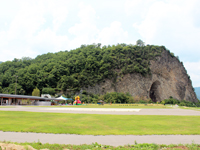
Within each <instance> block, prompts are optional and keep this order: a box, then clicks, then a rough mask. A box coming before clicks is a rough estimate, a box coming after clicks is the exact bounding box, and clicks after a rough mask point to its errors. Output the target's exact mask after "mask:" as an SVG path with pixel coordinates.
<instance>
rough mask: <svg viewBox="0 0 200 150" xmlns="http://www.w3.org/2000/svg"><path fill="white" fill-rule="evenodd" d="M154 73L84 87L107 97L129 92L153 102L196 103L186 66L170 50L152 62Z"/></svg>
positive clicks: (88, 90)
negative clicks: (171, 99) (172, 99)
mask: <svg viewBox="0 0 200 150" xmlns="http://www.w3.org/2000/svg"><path fill="white" fill-rule="evenodd" d="M150 70H151V74H149V75H146V76H142V75H141V74H139V73H131V74H130V73H129V74H125V75H123V77H122V76H118V77H117V80H116V81H115V82H114V81H113V80H112V79H111V80H110V79H106V80H105V81H104V82H101V83H99V84H96V85H95V86H93V87H88V88H85V89H84V90H86V91H87V92H89V93H95V94H105V93H106V92H114V91H115V92H124V93H126V92H129V93H130V94H131V95H132V96H133V97H136V96H137V97H146V98H151V99H152V100H153V101H154V102H157V101H161V100H164V99H168V98H169V97H170V96H172V97H173V98H175V99H177V100H180V101H181V100H186V101H191V102H197V101H198V100H197V97H196V94H195V92H194V89H193V87H192V83H191V80H190V77H189V76H188V74H187V71H186V70H185V68H184V66H183V64H182V63H181V62H180V61H179V59H177V58H176V57H174V56H172V55H171V54H170V53H169V52H168V51H167V50H163V52H162V54H161V56H158V57H156V60H151V61H150Z"/></svg>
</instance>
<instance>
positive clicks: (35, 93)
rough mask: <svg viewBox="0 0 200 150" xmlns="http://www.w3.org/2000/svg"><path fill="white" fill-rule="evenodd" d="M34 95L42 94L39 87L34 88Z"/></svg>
mask: <svg viewBox="0 0 200 150" xmlns="http://www.w3.org/2000/svg"><path fill="white" fill-rule="evenodd" d="M32 96H40V90H39V89H38V88H37V87H36V88H35V89H34V90H33V92H32Z"/></svg>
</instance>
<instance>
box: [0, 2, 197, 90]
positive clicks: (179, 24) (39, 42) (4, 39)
mask: <svg viewBox="0 0 200 150" xmlns="http://www.w3.org/2000/svg"><path fill="white" fill-rule="evenodd" d="M0 3H1V5H0V41H1V42H0V51H1V55H0V61H8V60H13V59H14V58H22V57H24V56H25V57H31V58H35V57H36V56H37V55H41V54H44V53H48V52H58V51H64V50H71V49H75V48H77V47H79V46H80V45H81V44H92V43H102V45H108V44H109V45H112V44H117V43H127V44H135V42H136V40H138V39H142V40H143V41H144V42H145V43H146V44H154V45H164V46H165V47H166V48H168V49H169V50H170V51H171V52H173V53H174V54H175V55H176V56H179V58H180V60H181V61H182V62H183V63H184V66H185V67H186V69H187V71H188V74H189V75H190V76H191V79H192V82H193V86H194V87H197V86H200V59H199V56H200V42H199V39H200V38H199V37H200V19H199V18H200V9H199V8H200V1H199V0H190V1H188V0H95V1H91V0H84V1H81V0H35V1H33V0H20V1H16V0H6V1H5V0H0Z"/></svg>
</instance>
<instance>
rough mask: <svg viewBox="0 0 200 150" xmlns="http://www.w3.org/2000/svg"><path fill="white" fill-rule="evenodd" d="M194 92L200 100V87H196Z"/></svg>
mask: <svg viewBox="0 0 200 150" xmlns="http://www.w3.org/2000/svg"><path fill="white" fill-rule="evenodd" d="M194 90H195V93H196V95H197V98H198V99H199V100H200V87H195V88H194Z"/></svg>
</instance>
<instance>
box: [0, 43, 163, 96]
mask: <svg viewBox="0 0 200 150" xmlns="http://www.w3.org/2000/svg"><path fill="white" fill-rule="evenodd" d="M163 50H165V47H164V46H154V45H147V46H138V45H127V44H117V45H113V46H110V45H108V46H101V44H100V43H99V44H92V45H81V47H79V48H77V49H75V50H71V51H61V52H58V53H47V54H43V55H39V56H37V57H36V58H35V59H31V58H29V57H24V58H22V59H16V58H15V59H14V60H13V61H7V62H3V63H1V64H0V93H9V94H14V93H15V83H16V80H17V94H27V95H31V93H32V91H33V89H34V88H36V87H37V88H38V89H39V90H40V91H45V90H47V89H48V90H49V89H51V90H53V91H55V93H56V92H58V91H61V90H63V91H65V90H66V89H70V90H72V91H79V90H80V89H81V87H87V86H93V85H95V84H96V83H98V82H103V81H104V80H105V79H106V78H109V79H112V80H113V82H116V81H117V77H119V76H120V77H123V75H124V74H127V73H140V74H142V75H143V76H146V75H148V74H150V73H151V71H150V68H149V65H150V60H153V59H156V57H157V56H160V55H161V53H162V51H163ZM44 88H45V90H44ZM53 91H52V93H53Z"/></svg>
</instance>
